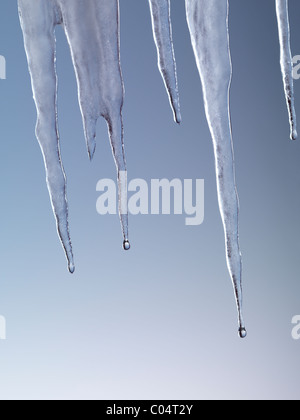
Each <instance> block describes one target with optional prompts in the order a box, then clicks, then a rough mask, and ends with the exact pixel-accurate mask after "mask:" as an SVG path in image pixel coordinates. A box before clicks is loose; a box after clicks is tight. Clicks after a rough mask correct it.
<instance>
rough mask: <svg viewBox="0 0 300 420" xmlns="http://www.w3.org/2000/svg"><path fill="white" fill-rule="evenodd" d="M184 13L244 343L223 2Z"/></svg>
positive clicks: (195, 5)
mask: <svg viewBox="0 0 300 420" xmlns="http://www.w3.org/2000/svg"><path fill="white" fill-rule="evenodd" d="M186 11H187V20H188V25H189V29H190V33H191V39H192V46H193V49H194V53H195V57H196V61H197V66H198V70H199V73H200V77H201V82H202V88H203V95H204V102H205V111H206V116H207V120H208V123H209V128H210V132H211V135H212V139H213V145H214V152H215V162H216V175H217V187H218V198H219V206H220V211H221V216H222V220H223V224H224V230H225V239H226V254H227V264H228V269H229V272H230V276H231V279H232V282H233V284H234V290H235V295H236V300H237V306H238V314H239V333H240V336H241V337H245V336H246V330H245V325H244V320H243V314H242V261H241V253H240V247H239V227H238V217H239V203H238V195H237V190H236V185H235V170H234V157H233V145H232V134H231V124H230V111H229V89H230V84H231V76H232V66H231V58H230V51H229V35H228V1H227V0H186Z"/></svg>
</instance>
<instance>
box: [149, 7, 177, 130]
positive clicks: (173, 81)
mask: <svg viewBox="0 0 300 420" xmlns="http://www.w3.org/2000/svg"><path fill="white" fill-rule="evenodd" d="M149 5H150V12H151V18H152V28H153V36H154V40H155V44H156V48H157V53H158V67H159V70H160V72H161V75H162V77H163V80H164V83H165V86H166V89H167V92H168V95H169V99H170V104H171V107H172V109H173V113H174V120H175V121H176V122H177V123H178V124H179V123H180V122H181V114H180V103H179V93H178V82H177V71H176V61H175V53H174V47H173V37H172V24H171V13H170V12H171V4H170V0H149Z"/></svg>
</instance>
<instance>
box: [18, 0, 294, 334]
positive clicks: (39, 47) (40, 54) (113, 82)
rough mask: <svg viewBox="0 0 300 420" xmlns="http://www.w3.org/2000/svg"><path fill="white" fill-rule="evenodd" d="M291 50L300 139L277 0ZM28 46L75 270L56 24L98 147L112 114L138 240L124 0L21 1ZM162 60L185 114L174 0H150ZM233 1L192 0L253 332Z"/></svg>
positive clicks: (89, 139) (50, 180)
mask: <svg viewBox="0 0 300 420" xmlns="http://www.w3.org/2000/svg"><path fill="white" fill-rule="evenodd" d="M275 1H276V13H277V19H278V28H279V40H280V49H281V60H280V62H281V69H282V75H283V81H284V90H285V95H286V101H287V106H288V111H289V117H290V126H291V138H292V139H296V137H297V128H296V114H295V107H294V92H293V76H292V55H291V49H290V28H289V16H288V0H275ZM18 2H19V12H20V20H21V26H22V30H23V34H24V41H25V49H26V54H27V58H28V63H29V69H30V74H31V80H32V87H33V92H34V100H35V103H36V107H37V113H38V120H37V127H36V135H37V138H38V141H39V143H40V145H41V149H42V152H43V156H44V160H45V167H46V175H47V184H48V188H49V193H50V197H51V202H52V206H53V210H54V214H55V217H56V221H57V227H58V233H59V236H60V239H61V242H62V244H63V247H64V249H65V253H66V256H67V259H68V263H69V270H70V272H73V271H74V269H75V267H74V261H73V253H72V245H71V240H70V234H69V225H68V205H67V198H66V177H65V173H64V170H63V166H62V162H61V156H60V148H59V133H58V122H57V105H56V102H57V75H56V68H55V60H56V57H55V56H56V54H55V45H56V40H55V27H56V25H59V24H61V25H63V27H64V30H65V33H66V36H67V39H68V43H69V46H70V50H71V54H72V59H73V64H74V68H75V72H76V77H77V83H78V92H79V103H80V108H81V113H82V118H83V124H84V132H85V138H86V144H87V149H88V154H89V156H90V158H91V159H92V157H93V155H94V153H95V147H96V142H95V138H96V123H97V120H98V118H99V116H102V117H104V118H105V120H106V121H107V124H108V128H109V136H110V140H111V145H112V150H113V154H114V158H115V162H116V166H117V170H118V185H119V210H120V211H119V212H120V219H121V225H122V230H123V238H124V242H123V247H124V249H125V250H128V249H129V248H130V243H129V241H128V212H127V172H126V163H125V155H124V144H123V122H122V107H123V96H124V88H123V80H122V73H121V66H120V43H119V37H120V28H119V1H118V0H72V1H71V0H70V1H66V0H65V1H64V0H18ZM148 2H149V6H150V12H151V18H152V27H153V35H154V41H155V44H156V48H157V53H158V67H159V70H160V72H161V75H162V77H163V80H164V83H165V87H166V90H167V93H168V96H169V100H170V104H171V107H172V110H173V114H174V120H175V121H176V122H177V123H180V122H181V114H180V104H179V94H178V83H177V72H176V62H175V54H174V47H173V40H172V25H171V14H170V10H171V9H170V7H171V5H170V0H148ZM228 11H229V3H228V0H186V13H187V21H188V26H189V30H190V34H191V41H192V46H193V50H194V53H195V58H196V62H197V66H198V70H199V74H200V78H201V82H202V88H203V96H204V103H205V111H206V116H207V120H208V124H209V128H210V132H211V135H212V139H213V146H214V152H215V163H216V177H217V189H218V198H219V206H220V212H221V217H222V221H223V225H224V231H225V244H226V256H227V264H228V269H229V273H230V276H231V279H232V282H233V285H234V291H235V296H236V301H237V308H238V317H239V335H240V337H242V338H244V337H246V335H247V332H246V329H245V325H244V320H243V311H242V300H243V296H242V260H241V253H240V247H239V223H238V222H239V221H238V219H239V202H238V195H237V190H236V183H235V169H234V153H233V142H232V131H231V122H230V109H229V93H230V85H231V78H232V64H231V57H230V47H229V31H228Z"/></svg>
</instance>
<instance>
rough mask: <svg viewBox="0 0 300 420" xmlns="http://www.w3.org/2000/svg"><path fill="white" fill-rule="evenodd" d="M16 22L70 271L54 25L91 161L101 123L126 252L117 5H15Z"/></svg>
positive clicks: (98, 1)
mask: <svg viewBox="0 0 300 420" xmlns="http://www.w3.org/2000/svg"><path fill="white" fill-rule="evenodd" d="M18 3H19V14H20V21H21V26H22V30H23V35H24V42H25V50H26V54H27V59H28V64H29V70H30V74H31V80H32V88H33V93H34V100H35V103H36V108H37V114H38V117H37V129H36V135H37V138H38V141H39V143H40V146H41V149H42V152H43V155H44V160H45V167H46V174H47V184H48V188H49V193H50V198H51V202H52V205H53V210H54V214H55V217H56V221H57V226H58V233H59V237H60V239H61V242H62V244H63V247H64V249H65V252H66V256H67V259H68V263H69V270H70V272H71V273H73V272H74V269H75V267H74V261H73V253H72V244H71V240H70V235H69V225H68V205H67V199H66V179H65V174H64V170H63V167H62V163H61V156H60V149H59V134H58V124H57V106H56V101H57V76H56V68H55V60H56V54H55V46H56V40H55V34H54V31H55V26H56V25H58V24H61V23H62V24H63V25H64V29H65V32H66V35H67V38H68V42H69V45H70V49H71V53H72V58H73V63H74V67H75V71H76V76H77V82H78V88H79V89H78V90H79V102H80V107H81V112H82V117H83V123H84V130H85V137H86V142H87V147H88V152H89V156H90V158H92V157H93V155H94V152H95V137H96V122H97V119H98V118H99V116H102V117H104V118H105V119H106V121H107V124H108V128H109V136H110V141H111V146H112V151H113V154H114V158H115V162H116V166H117V170H118V181H119V183H118V184H119V203H120V205H119V207H120V219H121V223H122V230H123V236H124V243H123V246H124V249H126V250H127V249H129V248H130V244H129V241H128V213H127V185H126V184H127V175H126V163H125V154H124V144H123V122H122V107H123V95H124V88H123V80H122V74H121V66H120V44H119V2H118V0H89V7H87V5H86V4H85V2H82V1H81V0H72V2H65V1H63V0H51V1H38V2H37V1H36V0H19V1H18Z"/></svg>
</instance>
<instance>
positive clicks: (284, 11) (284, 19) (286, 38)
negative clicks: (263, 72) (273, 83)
mask: <svg viewBox="0 0 300 420" xmlns="http://www.w3.org/2000/svg"><path fill="white" fill-rule="evenodd" d="M276 13H277V20H278V30H279V42H280V64H281V71H282V77H283V84H284V91H285V96H286V102H287V107H288V112H289V117H290V127H291V139H292V140H296V139H297V137H298V134H297V122H296V111H295V100H294V81H293V64H292V61H293V59H292V53H291V45H290V24H289V11H288V0H276Z"/></svg>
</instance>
